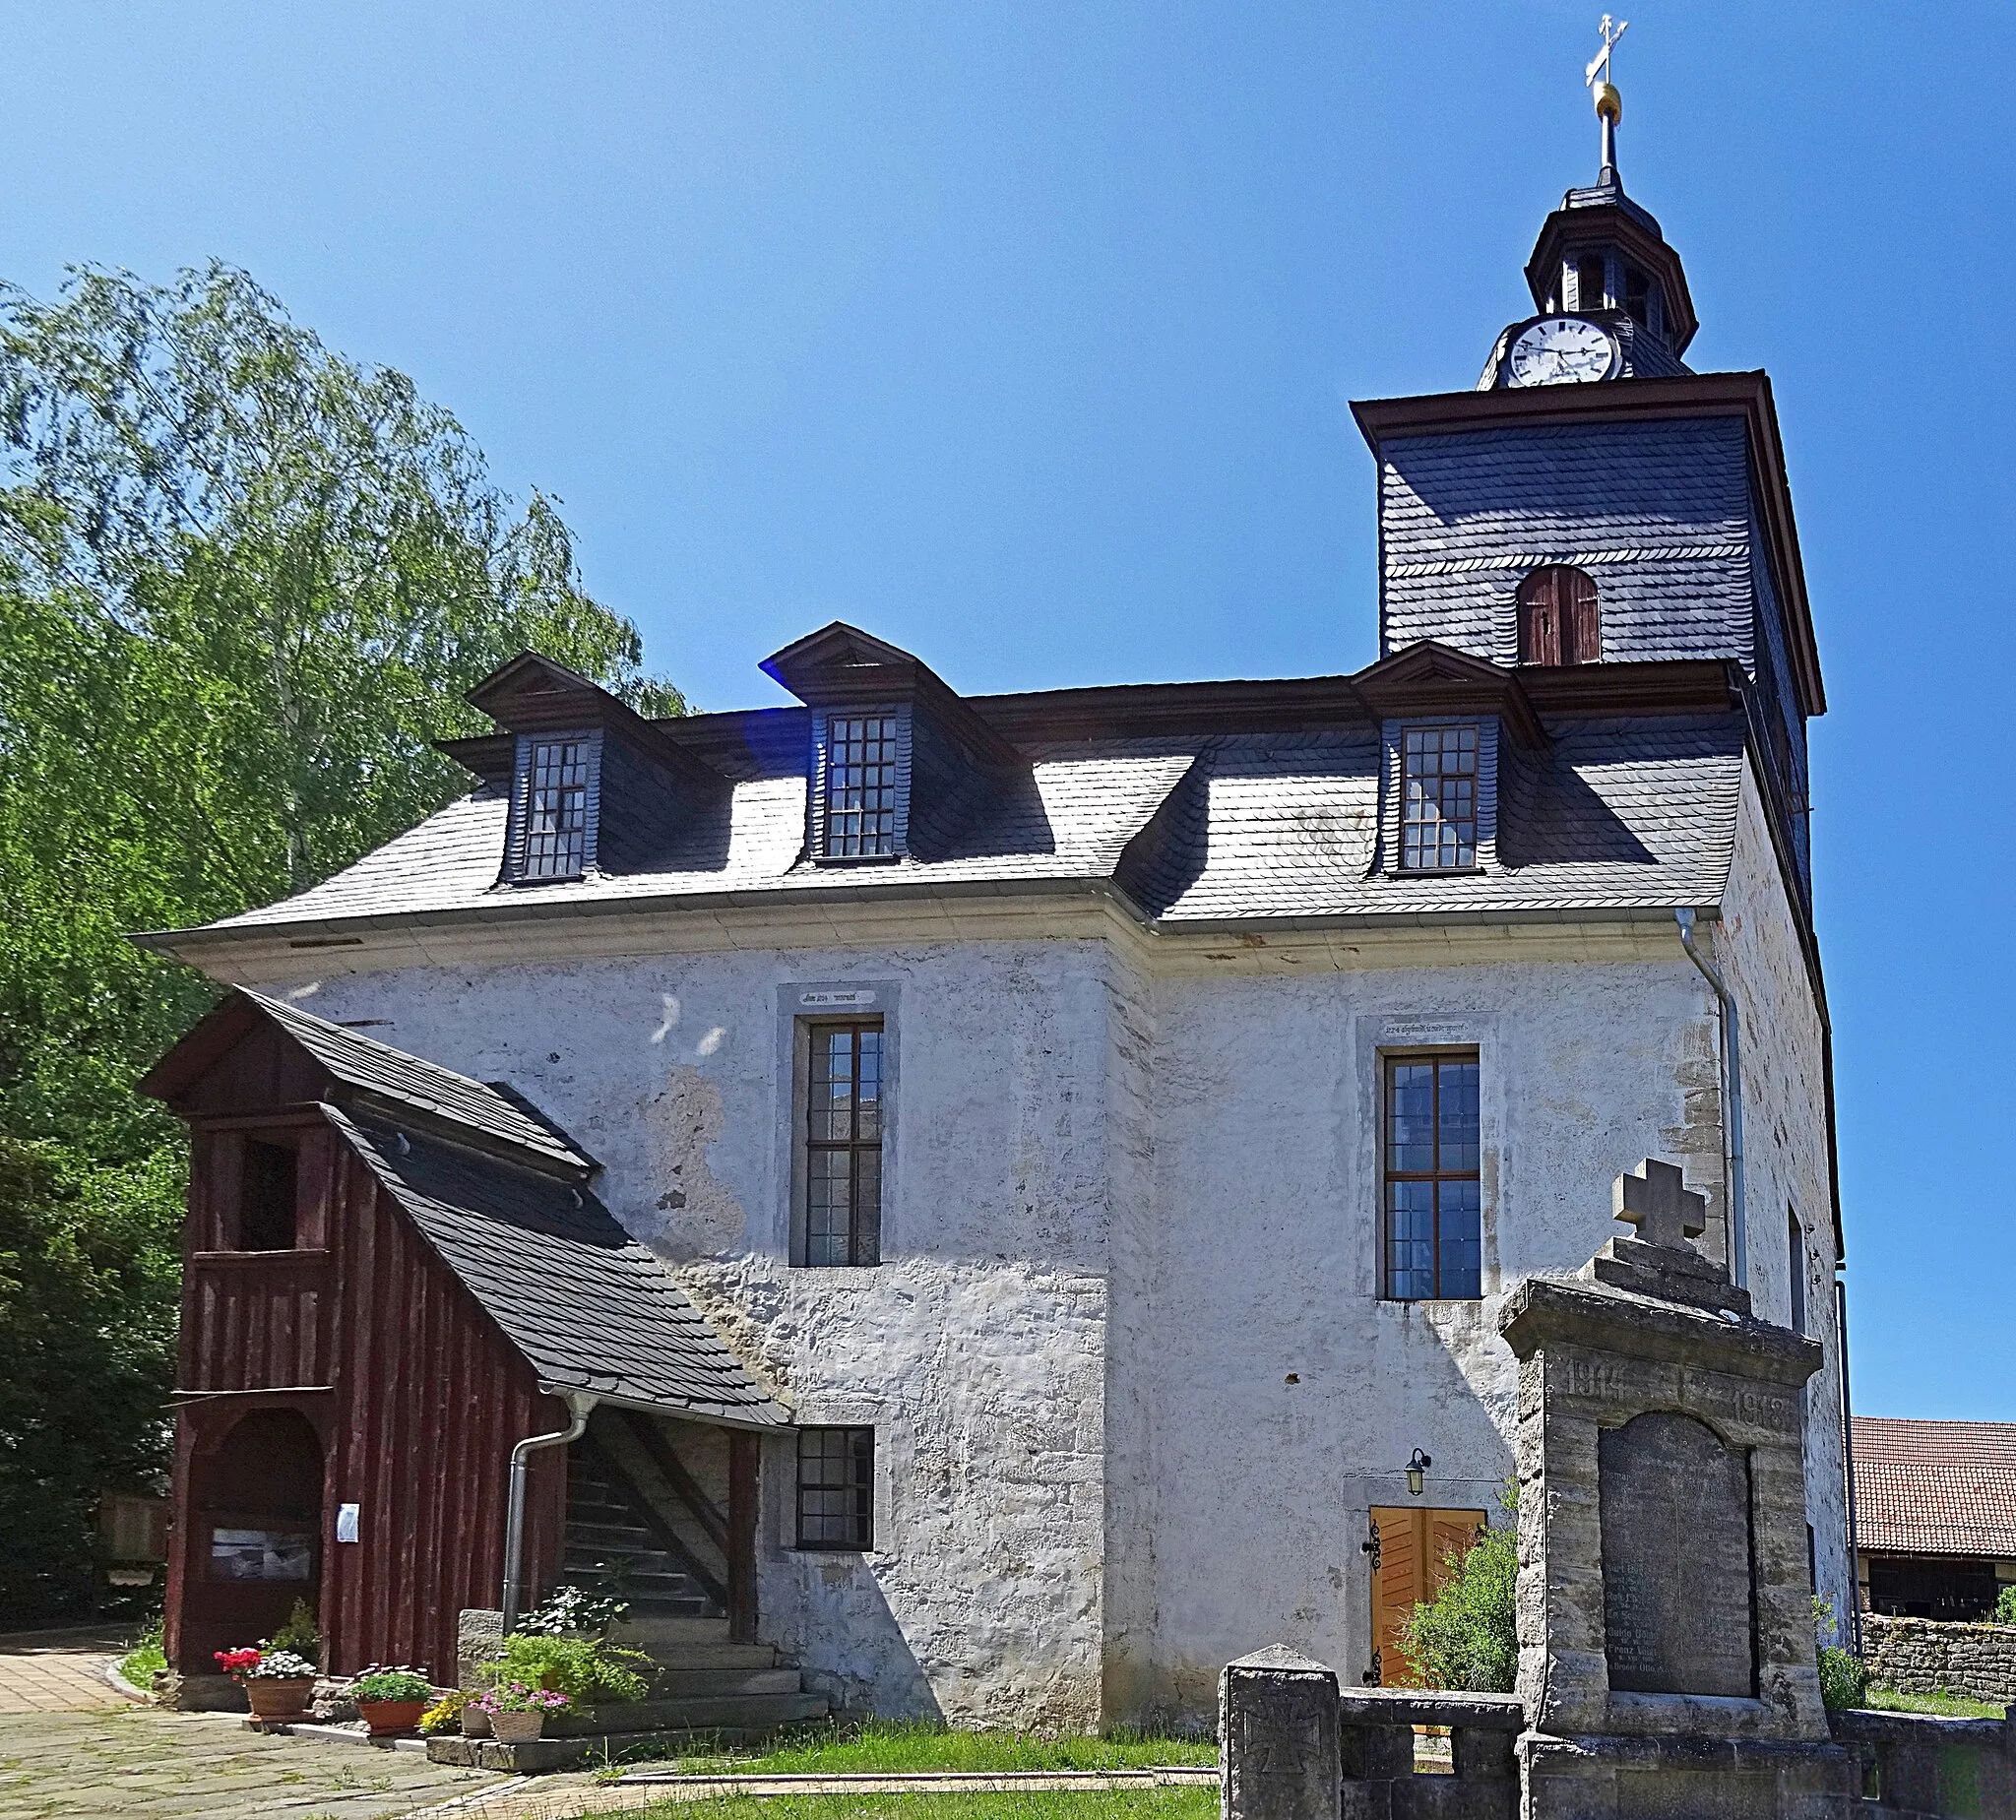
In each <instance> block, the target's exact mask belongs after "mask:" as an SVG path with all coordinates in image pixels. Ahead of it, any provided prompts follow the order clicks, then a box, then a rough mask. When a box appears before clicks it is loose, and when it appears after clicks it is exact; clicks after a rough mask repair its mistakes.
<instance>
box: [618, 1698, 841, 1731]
mask: <svg viewBox="0 0 2016 1820" xmlns="http://www.w3.org/2000/svg"><path fill="white" fill-rule="evenodd" d="M651 1704H652V1707H653V1710H654V1712H655V1713H657V1714H660V1715H662V1716H661V1717H658V1718H656V1719H655V1720H654V1722H653V1723H654V1725H662V1726H664V1727H665V1728H666V1729H667V1730H692V1731H705V1730H711V1729H714V1728H715V1727H723V1728H735V1729H739V1728H742V1727H747V1728H748V1729H750V1730H752V1731H754V1730H767V1729H769V1728H770V1727H772V1726H792V1725H797V1724H798V1723H799V1722H801V1721H803V1720H807V1719H824V1718H825V1717H826V1716H827V1715H828V1714H829V1713H830V1712H831V1711H832V1704H831V1702H829V1701H828V1700H827V1698H826V1696H825V1695H824V1694H720V1695H713V1696H707V1695H702V1696H699V1697H696V1698H693V1699H678V1700H674V1701H671V1702H669V1703H667V1704H666V1705H665V1706H663V1707H662V1708H661V1707H660V1706H659V1703H658V1702H657V1701H655V1700H654V1701H653V1702H652V1703H651Z"/></svg>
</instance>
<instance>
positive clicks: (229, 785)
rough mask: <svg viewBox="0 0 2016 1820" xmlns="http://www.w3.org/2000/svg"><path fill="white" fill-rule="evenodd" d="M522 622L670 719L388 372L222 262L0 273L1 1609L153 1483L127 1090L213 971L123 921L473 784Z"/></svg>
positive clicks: (164, 1331)
mask: <svg viewBox="0 0 2016 1820" xmlns="http://www.w3.org/2000/svg"><path fill="white" fill-rule="evenodd" d="M526 647H532V648H535V649H537V650H539V651H542V652H544V653H546V654H547V655H548V656H550V657H553V658H555V659H558V660H559V661H561V662H563V663H566V664H568V665H570V666H571V667H573V668H574V669H577V670H579V671H581V672H583V673H584V674H586V675H589V676H592V677H594V678H595V679H596V680H597V681H599V682H601V683H602V684H603V685H604V686H606V687H609V688H610V689H612V690H614V691H615V692H616V693H617V694H619V695H621V696H622V697H623V698H624V699H625V700H626V701H628V702H630V703H631V705H632V706H634V707H636V708H637V709H639V710H640V712H643V713H645V714H668V713H678V712H682V711H683V704H682V703H681V702H680V700H679V698H678V696H677V694H676V692H675V691H673V690H671V689H670V688H668V687H667V686H665V685H663V684H662V683H658V682H654V681H652V680H651V679H649V678H648V677H646V676H645V675H644V674H643V672H642V671H641V669H640V657H641V649H640V645H639V641H638V636H637V632H636V629H635V628H634V627H633V626H632V625H630V624H629V622H628V621H626V620H624V619H622V618H621V617H620V616H618V615H616V614H614V613H612V612H610V611H609V610H607V609H606V608H605V607H602V606H600V605H599V604H598V603H597V602H595V601H594V600H592V599H591V598H589V597H588V596H587V595H586V594H584V593H583V592H582V589H581V586H580V583H579V579H578V577H577V574H576V571H575V566H574V555H573V547H572V543H571V540H570V538H569V535H568V533H567V529H566V527H565V525H564V524H563V523H562V522H561V520H560V518H559V515H558V513H557V511H556V510H555V508H554V505H553V503H552V502H551V501H549V500H547V499H545V498H543V497H540V496H538V495H535V496H534V497H533V498H532V500H531V501H530V503H529V504H527V505H526V506H524V507H523V508H522V509H521V508H520V507H518V506H516V505H515V504H514V503H513V502H512V501H511V500H510V499H509V498H507V497H506V496H505V495H504V494H503V493H501V492H500V491H499V490H498V489H497V488H496V487H495V486H494V485H493V484H492V483H491V481H490V479H489V477H488V474H487V471H486V470H485V467H484V463H483V458H482V455H481V453H480V451H478V450H477V449H476V447H475V446H474V444H473V443H472V442H471V440H470V438H469V437H468V435H467V434H466V433H465V432H464V430H463V429H462V427H461V426H460V425H459V424H458V423H457V422H456V421H455V419H454V418H453V417H452V416H450V415H449V414H448V413H447V412H446V411H444V410H442V409H440V408H438V407H435V406H432V405H429V404H427V403H426V402H425V401H423V400H422V399H420V398H419V397H418V396H417V395H416V393H415V391H414V389H413V386H412V384H411V382H410V380H408V379H407V378H406V377H405V376H404V375H402V374H400V373H397V372H393V371H390V370H388V369H384V368H374V367H366V366H361V365H359V364H357V363H356V362H354V361H350V360H347V359H345V358H344V357H342V356H341V355H338V354H335V353H332V352H331V351H330V350H328V349H327V348H325V347H324V346H323V345H321V343H320V342H319V341H318V340H317V339H316V338H315V337H314V336H313V335H312V334H311V333H309V332H308V331H307V330H305V329H303V328H301V327H299V326H298V325H297V324H295V323H293V322H291V321H290V320H289V319H288V318H287V316H286V313H285V312H284V309H283V308H282V307H281V305H280V304H279V303H278V302H277V301H276V300H275V299H274V298H273V297H272V296H271V295H269V294H268V293H267V292H265V291H263V290H261V289H260V288H259V286H258V285H257V284H255V283H254V282H252V280H251V279H250V278H249V277H248V276H247V275H246V274H244V273H242V272H238V271H234V270H232V269H231V268H229V267H225V266H221V265H212V266H211V267H209V268H208V269H206V270H203V271H193V272H185V273H183V274H182V275H181V276H180V277H179V278H178V279H177V281H176V282H174V283H172V284H169V285H165V286H158V285H151V284H147V283H144V282H141V281H140V280H138V279H136V278H134V277H133V276H132V275H130V274H128V273H121V272H106V271H97V270H83V271H78V272H76V273H74V274H73V275H72V277H71V279H70V281H69V282H68V283H67V284H66V285H65V287H64V290H63V292H62V294H61V296H60V297H59V298H58V299H57V300H56V301H55V302H53V303H42V302H38V301H36V300H35V299H33V298H32V297H30V296H29V295H27V293H25V292H23V291H21V290H20V289H18V288H16V287H13V286H11V285H5V284H0V1139H4V1140H6V1141H7V1144H8V1148H7V1150H6V1151H5V1153H4V1156H0V1221H4V1223H5V1230H4V1233H0V1252H4V1253H5V1254H6V1256H5V1259H4V1261H0V1277H4V1287H0V1295H4V1296H5V1297H6V1298H7V1299H6V1306H5V1309H4V1318H0V1625H4V1624H6V1623H9V1622H17V1623H18V1622H22V1621H26V1620H32V1619H34V1618H40V1617H47V1616H55V1615H59V1614H61V1613H64V1612H66V1611H75V1610H81V1609H83V1608H85V1607H86V1606H88V1605H89V1603H90V1602H91V1600H92V1597H93V1594H92V1588H93V1576H92V1565H93V1562H92V1543H91V1535H90V1517H91V1509H92V1506H93V1504H94V1503H95V1499H96V1497H97V1495H98V1493H99V1492H100V1491H101V1490H104V1489H108V1488H115V1487H119V1486H122V1485H128V1484H131V1485H134V1486H136V1487H151V1488H156V1489H158V1488H160V1486H161V1480H162V1474H163V1472H164V1469H165V1467H166V1464H167V1437H168V1432H169V1430H168V1422H167V1392H168V1389H169V1387H170V1384H171V1381H172V1380H171V1375H170V1373H171V1366H172V1334H173V1306H174V1299H175V1277H176V1257H177V1252H178V1232H179V1226H180V1220H181V1207H182V1184H183V1177H184V1175H185V1171H186V1164H185V1161H184V1156H183V1149H182V1142H181V1134H180V1131H179V1128H178V1126H177V1125H176V1123H175V1121H174V1120H173V1119H172V1118H170V1117H169V1116H168V1115H167V1114H166V1113H165V1111H164V1110H163V1109H162V1108H161V1107H159V1106H158V1105H156V1104H154V1103H153V1102H151V1101H148V1100H144V1099H141V1098H138V1097H137V1096H135V1095H134V1093H133V1092H132V1086H133V1083H134V1081H135V1079H136V1078H137V1077H138V1075H139V1074H140V1073H141V1072H142V1071H143V1070H144V1069H145V1068H146V1067H147V1066H148V1065H149V1064H150V1063H152V1062H153V1061H154V1060H155V1058H156V1057H157V1056H158V1055H159V1054H160V1052H161V1051H162V1050H163V1049H165V1048H166V1047H167V1046H168V1045H169V1044H170V1043H171V1042H172V1041H173V1040H174V1039H175V1038H176V1036H179V1035H180V1034H181V1033H182V1031H183V1030H185V1029H186V1028H187V1027H188V1025H189V1024H190V1023H191V1022H192V1021H193V1020H194V1019H195V1018H196V1017H197V1016H199V1015H200V1014H201V1013H202V1012H203V1011H204V1010H205V1009H207V1007H208V1006H209V1005H210V1004H211V1003H212V1002H213V1000H214V997H215V988H214V987H212V986H211V985H210V984H209V982H208V981H206V980H204V979H202V978H201V977H199V976H197V975H195V974H193V973H190V972H188V971H187V970H185V969H182V968H179V967H176V966H173V965H171V964H169V963H166V962H163V961H161V960H159V959H158V958H157V957H155V956H153V955H150V954H148V953H146V952H145V951H143V950H141V949H139V948H137V947H135V946H133V945H132V944H131V943H129V942H128V941H127V940H126V939H125V936H126V932H127V931H128V930H133V929H150V928H154V929H158V928H169V927H177V926H187V925H189V924H191V923H197V922H203V921H207V920H209V919H211V918H214V917H216V916H219V915H223V914H227V913H230V912H232V911H235V910H242V909H245V908H247V907H248V906H251V905H255V904H265V903H269V902H271V901H273V900H275V899H277V898H280V897H283V896H285V895H287V894H288V893H290V892H292V891H295V890H298V889H300V888H302V887H304V886H306V885H309V884H311V883H313V882H315V881H316V880H318V879H321V878H324V877H326V876H328V875H329V874H330V873H331V872H334V871H336V870H339V869H340V868H342V867H343V866H345V865H347V864H349V863H350V862H351V861H352V860H354V859H356V858H357V857H358V856H359V855H361V854H362V853H364V852H366V851H368V850H369V849H370V848H372V847H376V846H378V845H379V844H381V843H382V842H383V841H385V840H386V839H387V838H389V837H390V836H391V835H393V834H395V833H397V832H399V831H400V830H402V829H404V828H407V827H409V826H410V825H411V824H412V823H414V822H416V821H418V820H419V819H421V818H422V817H423V816H425V815H427V814H429V813H431V812H432V811H433V810H435V809H437V808H439V807H440V806H441V805H442V804H443V803H445V802H447V801H448V800H450V799H451V798H452V797H453V796H455V795H456V794H458V793H460V792H461V791H462V790H464V789H466V788H467V787H468V785H469V780H468V778H467V777H466V776H465V775H464V774H463V773H462V772H461V771H460V770H459V769H458V768H457V767H456V766H454V765H453V764H452V763H450V762H449V761H448V760H447V759H445V758H443V757H442V756H441V755H440V754H439V753H437V752H436V751H434V750H433V748H432V746H431V744H430V741H431V740H432V739H433V738H435V737H438V736H441V735H445V734H453V733H459V732H472V731H478V730H483V727H482V725H481V724H479V717H477V716H475V714H474V712H473V710H471V709H469V708H467V707H466V706H465V705H464V704H463V703H462V700H461V697H462V694H463V692H464V691H465V690H466V689H468V688H469V687H470V686H471V685H472V684H473V683H474V682H475V681H477V680H478V679H479V678H481V677H482V676H483V675H484V674H486V673H487V672H488V671H489V670H490V669H492V668H494V667H495V666H496V664H498V663H499V662H501V661H502V660H503V659H506V658H508V657H510V656H511V655H512V654H513V653H515V652H517V651H519V650H520V649H523V648H526Z"/></svg>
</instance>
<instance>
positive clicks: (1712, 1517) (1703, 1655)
mask: <svg viewBox="0 0 2016 1820" xmlns="http://www.w3.org/2000/svg"><path fill="white" fill-rule="evenodd" d="M1597 1470H1598V1484H1599V1487H1600V1491H1601V1498H1602V1513H1603V1515H1602V1525H1603V1583H1604V1624H1605V1631H1606V1644H1605V1654H1606V1657H1607V1661H1608V1664H1609V1682H1610V1686H1611V1687H1612V1688H1614V1689H1617V1690H1618V1691H1620V1692H1625V1693H1647V1694H1723V1695H1732V1696H1735V1697H1738V1698H1741V1697H1745V1696H1748V1695H1752V1694H1754V1693H1755V1692H1756V1665H1755V1650H1754V1639H1753V1630H1752V1609H1753V1599H1752V1593H1751V1568H1750V1472H1749V1463H1748V1462H1747V1461H1746V1460H1745V1458H1744V1457H1743V1455H1742V1454H1740V1453H1738V1452H1736V1451H1735V1450H1734V1449H1733V1448H1730V1447H1726V1446H1725V1445H1724V1444H1723V1442H1722V1441H1721V1439H1720V1438H1719V1437H1718V1436H1717V1435H1716V1434H1715V1432H1714V1430H1712V1429H1711V1428H1709V1427H1708V1426H1707V1425H1706V1424H1705V1423H1702V1422H1698V1421H1696V1420H1695V1419H1694V1418H1693V1417H1692V1416H1690V1415H1677V1414H1672V1413H1669V1412H1659V1413H1655V1414H1649V1415H1640V1416H1638V1417H1637V1418H1636V1419H1634V1420H1632V1421H1629V1422H1626V1423H1625V1424H1624V1425H1623V1426H1622V1427H1621V1428H1607V1429H1605V1430H1604V1431H1603V1433H1602V1434H1601V1436H1600V1437H1599V1438H1598V1443H1597Z"/></svg>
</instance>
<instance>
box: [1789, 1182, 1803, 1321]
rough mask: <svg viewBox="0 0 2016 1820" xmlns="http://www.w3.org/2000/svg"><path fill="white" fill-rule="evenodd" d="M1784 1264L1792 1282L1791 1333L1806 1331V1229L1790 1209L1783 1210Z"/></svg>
mask: <svg viewBox="0 0 2016 1820" xmlns="http://www.w3.org/2000/svg"><path fill="white" fill-rule="evenodd" d="M1785 1242H1786V1251H1787V1258H1786V1263H1787V1266H1788V1268H1789V1270H1790V1272H1791V1280H1792V1331H1793V1332H1794V1333H1796V1334H1802V1333H1804V1332H1805V1331H1806V1228H1805V1227H1804V1226H1802V1225H1800V1224H1799V1217H1798V1215H1797V1214H1796V1213H1794V1212H1793V1210H1792V1209H1791V1208H1789V1207H1788V1208H1787V1209H1786V1210H1785Z"/></svg>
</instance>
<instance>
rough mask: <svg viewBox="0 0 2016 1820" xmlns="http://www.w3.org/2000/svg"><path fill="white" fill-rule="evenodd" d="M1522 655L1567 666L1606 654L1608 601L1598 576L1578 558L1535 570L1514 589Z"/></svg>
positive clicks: (1532, 661) (1544, 664) (1527, 660)
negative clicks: (1605, 602) (1576, 562)
mask: <svg viewBox="0 0 2016 1820" xmlns="http://www.w3.org/2000/svg"><path fill="white" fill-rule="evenodd" d="M1513 601H1514V611H1515V613H1516V614H1517V617H1518V622H1519V624H1518V633H1519V661H1520V662H1521V663H1524V664H1527V665H1530V666H1532V667H1534V668H1536V669H1565V668H1569V667H1571V666H1573V665H1577V664H1582V663H1599V662H1601V661H1602V660H1603V607H1602V600H1601V596H1599V594H1598V592H1597V586H1596V578H1595V577H1594V576H1592V575H1590V574H1589V573H1588V571H1586V570H1583V569H1578V568H1576V567H1575V565H1574V564H1573V563H1567V562H1549V563H1544V564H1543V565H1542V566H1541V567H1540V568H1538V569H1533V570H1530V571H1529V572H1528V573H1527V575H1526V576H1525V577H1524V578H1523V579H1522V580H1521V582H1520V584H1519V587H1518V589H1517V590H1516V591H1515V593H1514V595H1513Z"/></svg>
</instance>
